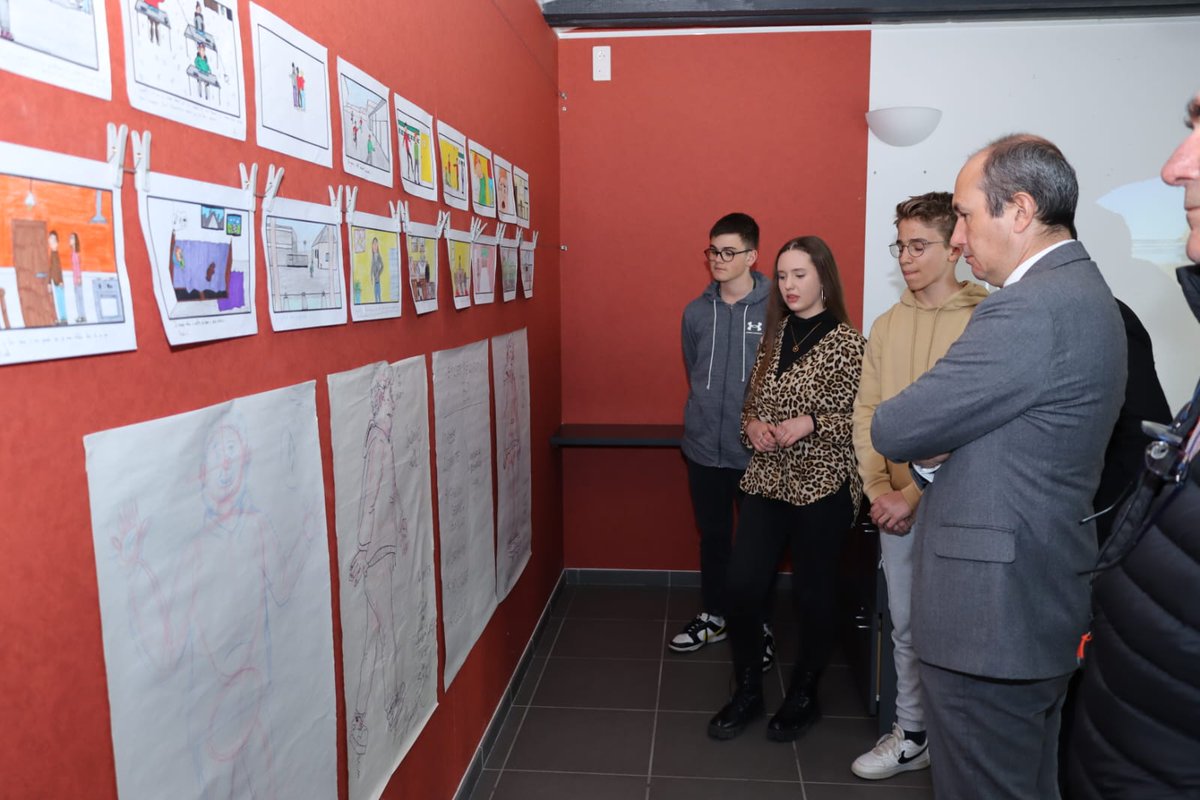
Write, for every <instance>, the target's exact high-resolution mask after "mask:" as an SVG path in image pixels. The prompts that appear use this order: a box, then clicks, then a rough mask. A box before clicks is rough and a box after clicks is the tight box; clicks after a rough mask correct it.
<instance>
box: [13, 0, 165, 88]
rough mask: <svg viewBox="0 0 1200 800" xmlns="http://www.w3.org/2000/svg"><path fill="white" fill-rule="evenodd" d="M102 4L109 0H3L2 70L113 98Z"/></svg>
mask: <svg viewBox="0 0 1200 800" xmlns="http://www.w3.org/2000/svg"><path fill="white" fill-rule="evenodd" d="M143 2H145V0H143ZM159 2H161V0H159ZM146 4H147V5H150V3H146ZM104 6H105V0H77V2H63V0H0V71H5V72H12V73H14V74H16V75H24V76H25V77H27V78H33V79H34V80H39V81H44V82H45V83H49V84H52V85H54V86H61V87H62V88H64V89H71V90H72V91H76V92H82V93H83V94H89V95H92V96H93V97H99V98H100V99H102V100H111V99H112V75H111V66H110V60H109V55H108V17H107V15H106V14H105V8H104ZM5 91H6V92H13V91H14V89H12V88H9V89H6V90H5Z"/></svg>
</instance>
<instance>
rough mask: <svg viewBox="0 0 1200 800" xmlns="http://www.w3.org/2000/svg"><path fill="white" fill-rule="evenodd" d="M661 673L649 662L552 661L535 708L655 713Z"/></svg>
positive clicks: (655, 665) (536, 695)
mask: <svg viewBox="0 0 1200 800" xmlns="http://www.w3.org/2000/svg"><path fill="white" fill-rule="evenodd" d="M568 624H570V622H568ZM658 669H659V662H657V661H652V660H649V659H638V660H628V659H615V658H596V659H582V658H551V659H550V661H549V662H548V663H547V665H546V669H545V671H544V672H543V673H542V679H541V682H540V683H539V684H538V689H537V694H535V695H534V696H533V701H532V705H535V706H575V707H584V708H626V709H641V710H645V711H653V710H654V703H655V700H656V699H657V696H658Z"/></svg>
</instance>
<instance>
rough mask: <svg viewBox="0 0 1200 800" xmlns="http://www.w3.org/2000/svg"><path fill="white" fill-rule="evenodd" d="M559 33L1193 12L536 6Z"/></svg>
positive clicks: (600, 2)
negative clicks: (602, 29) (567, 30)
mask: <svg viewBox="0 0 1200 800" xmlns="http://www.w3.org/2000/svg"><path fill="white" fill-rule="evenodd" d="M541 3H542V13H543V15H544V16H545V18H546V22H547V23H549V24H550V25H552V26H554V27H559V28H662V27H669V28H679V27H696V26H723V27H736V26H744V25H852V24H866V23H879V22H945V21H956V22H966V21H978V20H995V19H1037V20H1044V19H1071V18H1079V17H1090V18H1096V17H1143V16H1146V17H1151V16H1170V15H1181V14H1200V2H1191V1H1190V0H1155V1H1154V2H1145V1H1144V0H1142V1H1139V0H982V1H981V2H962V1H961V0H959V2H951V0H858V2H853V0H821V1H820V2H814V1H813V0H809V2H803V1H802V0H541Z"/></svg>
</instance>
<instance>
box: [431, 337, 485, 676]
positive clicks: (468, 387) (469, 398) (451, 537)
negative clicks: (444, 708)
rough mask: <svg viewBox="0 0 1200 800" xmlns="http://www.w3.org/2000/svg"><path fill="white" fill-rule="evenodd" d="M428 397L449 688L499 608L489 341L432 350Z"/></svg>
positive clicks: (446, 669)
mask: <svg viewBox="0 0 1200 800" xmlns="http://www.w3.org/2000/svg"><path fill="white" fill-rule="evenodd" d="M433 398H434V404H433V408H434V430H435V432H436V437H437V442H436V448H435V453H436V456H437V476H438V480H437V484H438V515H439V516H438V518H439V520H440V526H439V527H440V531H441V573H442V611H443V614H444V619H443V628H444V630H445V637H446V668H445V672H444V676H443V682H444V683H445V685H446V687H447V688H449V687H450V684H451V683H452V682H453V681H454V677H455V676H456V675H457V674H458V670H459V668H461V667H462V665H463V662H464V661H466V658H467V656H468V655H469V653H470V651H471V648H472V647H474V645H475V642H476V641H477V640H478V638H479V634H480V633H482V632H483V629H484V627H486V625H487V622H488V620H489V619H490V618H491V615H492V612H493V611H494V610H495V608H496V552H495V548H494V545H493V541H492V535H493V532H494V530H495V527H494V520H493V518H492V443H491V430H490V428H491V426H490V417H491V413H490V412H491V409H490V405H491V404H490V402H489V390H488V343H487V342H486V341H482V342H476V343H474V344H470V345H466V346H465V347H460V348H457V349H455V350H442V351H438V352H435V353H434V354H433Z"/></svg>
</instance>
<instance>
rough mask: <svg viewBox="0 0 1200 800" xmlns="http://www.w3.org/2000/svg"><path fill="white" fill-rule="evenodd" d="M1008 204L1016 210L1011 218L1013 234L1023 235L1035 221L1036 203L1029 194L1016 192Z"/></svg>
mask: <svg viewBox="0 0 1200 800" xmlns="http://www.w3.org/2000/svg"><path fill="white" fill-rule="evenodd" d="M1009 202H1010V203H1011V204H1012V205H1013V206H1015V207H1016V209H1017V214H1016V216H1015V217H1014V218H1013V232H1014V233H1024V232H1025V231H1026V230H1027V229H1028V228H1029V226H1030V225H1032V224H1033V223H1034V221H1035V220H1036V219H1037V210H1038V207H1037V201H1036V200H1034V199H1033V195H1031V194H1029V192H1017V193H1016V194H1014V195H1013V197H1012V200H1010V201H1009Z"/></svg>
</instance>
